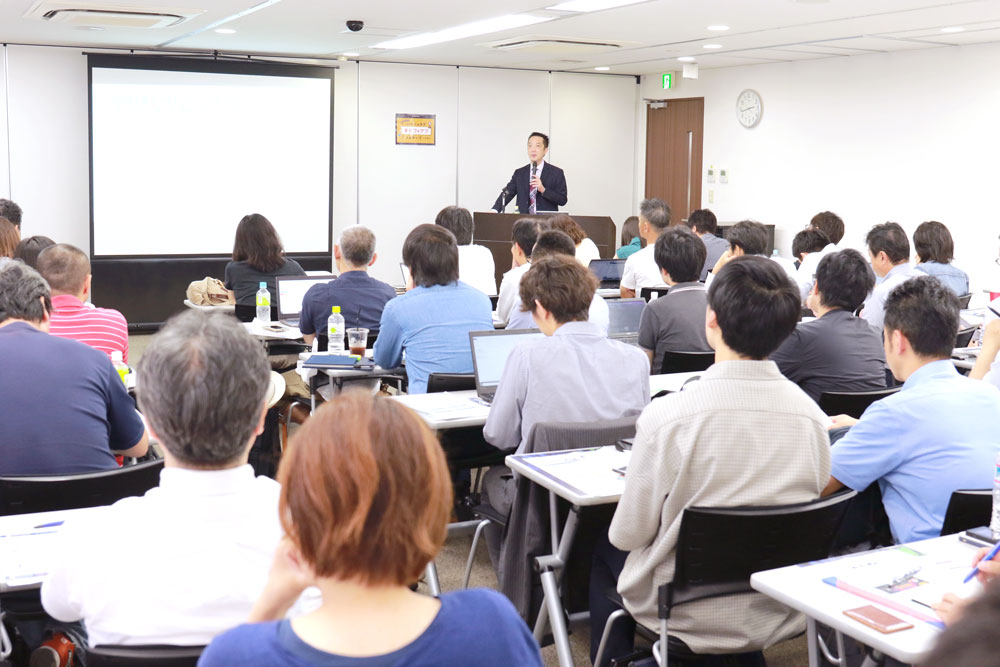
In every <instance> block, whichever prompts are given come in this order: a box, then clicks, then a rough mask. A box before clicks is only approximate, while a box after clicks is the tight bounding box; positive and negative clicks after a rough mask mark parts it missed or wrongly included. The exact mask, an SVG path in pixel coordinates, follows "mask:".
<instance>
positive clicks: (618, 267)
mask: <svg viewBox="0 0 1000 667" xmlns="http://www.w3.org/2000/svg"><path fill="white" fill-rule="evenodd" d="M589 266H590V270H591V272H593V274H594V275H595V276H597V279H598V280H599V281H600V284H599V285H598V286H597V289H618V288H619V287H621V283H622V273H623V272H624V271H625V260H624V259H592V260H590V265H589Z"/></svg>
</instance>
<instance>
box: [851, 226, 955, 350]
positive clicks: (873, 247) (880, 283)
mask: <svg viewBox="0 0 1000 667" xmlns="http://www.w3.org/2000/svg"><path fill="white" fill-rule="evenodd" d="M865 243H866V244H867V245H868V256H869V257H870V258H871V263H872V269H873V270H874V271H875V275H876V276H878V277H879V278H881V280H878V279H876V281H875V289H873V290H872V293H871V295H869V297H868V298H867V299H866V300H865V305H864V308H863V309H862V310H861V317H862V318H864V320H865V321H866V322H868V324H870V325H872V326H873V327H875V328H876V329H881V328H882V323H883V322H884V321H885V300H886V299H887V298H888V296H889V292H891V291H892V290H893V289H894V288H895V287H896V286H897V285H899V284H900V283H903V282H905V281H907V280H909V279H910V278H916V277H917V276H920V275H924V274H922V273H920V272H919V271H917V270H916V269H914V268H913V266H911V265H910V241H909V239H907V238H906V232H905V231H903V228H902V227H900V226H899V224H898V223H895V222H885V223H882V224H881V225H875V226H874V227H872V228H871V230H870V231H869V232H868V236H866V237H865ZM956 331H958V325H957V323H956V325H955V328H953V329H952V332H951V333H952V343H954V342H955V335H954V334H955V332H956Z"/></svg>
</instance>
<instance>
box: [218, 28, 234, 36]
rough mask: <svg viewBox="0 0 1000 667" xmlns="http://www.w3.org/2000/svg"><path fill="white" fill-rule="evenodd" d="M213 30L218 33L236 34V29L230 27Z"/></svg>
mask: <svg viewBox="0 0 1000 667" xmlns="http://www.w3.org/2000/svg"><path fill="white" fill-rule="evenodd" d="M215 32H217V33H219V34H220V35H235V34H236V31H235V30H233V29H232V28H216V29H215Z"/></svg>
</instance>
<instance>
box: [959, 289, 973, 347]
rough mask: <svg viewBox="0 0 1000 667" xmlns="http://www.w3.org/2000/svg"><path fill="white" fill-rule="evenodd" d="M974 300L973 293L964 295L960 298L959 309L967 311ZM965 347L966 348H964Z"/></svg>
mask: <svg viewBox="0 0 1000 667" xmlns="http://www.w3.org/2000/svg"><path fill="white" fill-rule="evenodd" d="M971 299H972V293H971V292H970V293H968V294H963V295H961V296H960V297H958V307H959V308H961V309H963V310H964V309H966V308H968V307H969V301H970V300H971ZM963 347H964V346H963Z"/></svg>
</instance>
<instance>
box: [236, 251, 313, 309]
mask: <svg viewBox="0 0 1000 667" xmlns="http://www.w3.org/2000/svg"><path fill="white" fill-rule="evenodd" d="M304 275H306V272H305V271H304V270H303V269H302V267H301V266H299V263H298V262H296V261H295V260H294V259H288V258H287V257H286V258H285V263H284V264H282V265H281V266H280V267H278V269H277V270H276V271H270V272H264V271H258V270H257V269H255V268H253V267H252V266H250V265H249V264H247V263H246V262H229V263H228V264H226V279H225V283H226V289H228V290H232V291H233V292H235V293H236V303H237V304H238V305H240V306H252V305H254V304H255V303H256V302H257V290H259V289H260V284H261V283H262V282H263V283H267V291H269V292H270V293H271V303H272V304H274V303H275V296H274V295H275V294H277V293H278V287H277V283H275V280H274V278H275V276H304Z"/></svg>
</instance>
